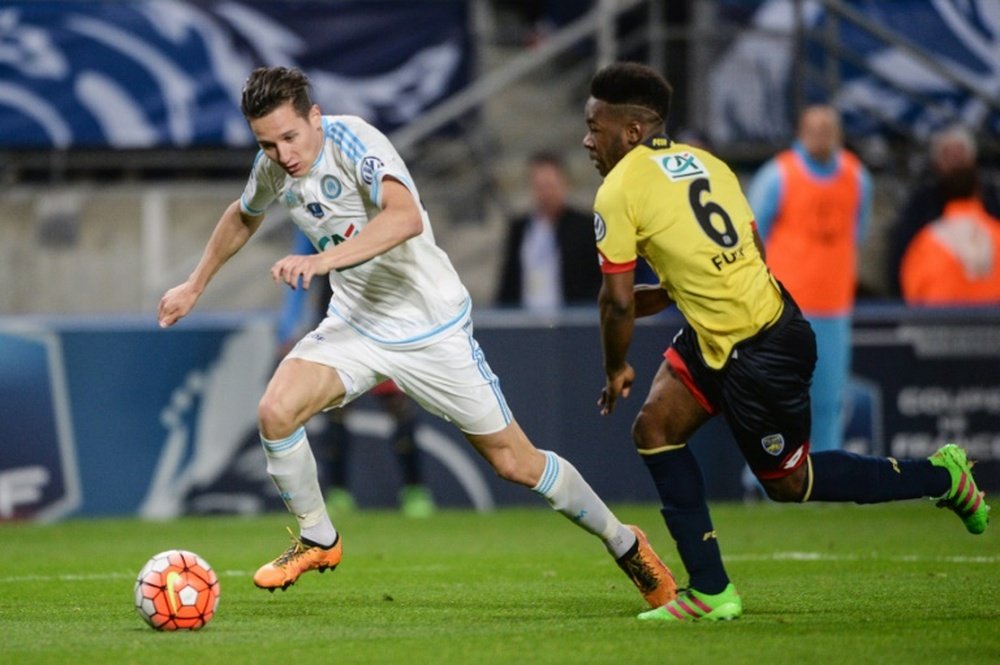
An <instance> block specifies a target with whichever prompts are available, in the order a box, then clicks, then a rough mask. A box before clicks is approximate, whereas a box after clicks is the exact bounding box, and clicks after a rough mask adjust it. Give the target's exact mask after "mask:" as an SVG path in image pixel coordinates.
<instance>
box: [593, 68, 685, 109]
mask: <svg viewBox="0 0 1000 665" xmlns="http://www.w3.org/2000/svg"><path fill="white" fill-rule="evenodd" d="M672 94H673V89H672V88H671V87H670V84H669V83H668V82H667V79H665V78H663V76H662V75H661V74H660V73H659V72H658V71H656V70H655V69H653V68H652V67H649V66H648V65H643V64H641V63H638V62H615V63H612V64H610V65H607V66H606V67H604V68H602V69H601V70H600V71H598V72H597V74H595V75H594V78H593V79H591V81H590V96H591V97H593V98H594V99H599V100H601V101H602V102H607V103H608V104H629V105H632V106H640V107H642V108H645V109H649V110H650V111H652V112H653V113H655V114H656V115H658V116H660V119H661V120H663V122H664V124H665V123H666V121H667V116H669V115H670V96H671V95H672Z"/></svg>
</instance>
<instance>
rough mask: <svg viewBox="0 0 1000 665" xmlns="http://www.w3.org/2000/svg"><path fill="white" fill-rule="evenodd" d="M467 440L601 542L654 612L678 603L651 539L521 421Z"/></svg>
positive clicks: (494, 464)
mask: <svg viewBox="0 0 1000 665" xmlns="http://www.w3.org/2000/svg"><path fill="white" fill-rule="evenodd" d="M465 436H466V438H467V439H468V440H469V442H470V443H472V445H473V446H474V447H475V448H476V450H477V451H479V453H480V454H481V455H482V456H483V457H484V458H485V459H486V461H488V462H489V463H490V466H492V467H493V469H494V471H496V473H497V475H499V476H500V477H501V478H503V479H504V480H508V481H510V482H513V483H517V484H519V485H523V486H525V487H527V488H529V489H531V490H532V491H533V492H535V493H536V494H539V495H540V496H542V497H544V498H545V500H546V501H548V503H549V505H550V506H552V508H554V509H555V510H556V511H558V512H559V513H560V514H562V515H564V516H565V517H566V518H568V519H569V520H570V521H572V522H573V523H574V524H576V525H577V526H579V527H581V528H582V529H584V530H585V531H587V532H589V533H591V534H593V535H595V536H597V537H598V538H600V539H601V540H602V541H603V543H604V546H605V548H606V549H607V551H608V553H609V554H611V556H612V557H614V559H615V561H616V562H617V563H618V565H619V567H620V568H622V570H623V571H624V572H625V574H626V575H628V576H629V578H630V579H631V580H632V582H633V584H635V585H636V587H637V588H638V589H639V591H640V592H641V593H642V594H643V597H644V598H645V599H646V602H647V603H649V605H650V607H658V606H660V605H663V604H664V603H666V602H669V601H670V600H672V599H673V598H674V596H675V594H676V584H675V582H674V579H673V574H672V573H670V570H669V569H668V568H667V567H666V565H664V564H663V562H662V561H661V560H660V558H659V556H657V554H656V552H654V551H653V549H652V547H651V546H650V545H649V541H648V540H647V539H646V536H645V534H644V533H643V532H642V531H641V530H640V529H639V528H638V527H635V526H629V525H625V524H623V523H622V522H621V521H619V520H618V518H617V517H615V515H614V513H612V512H611V510H610V509H609V508H608V507H607V505H606V504H605V503H604V501H602V500H601V498H600V497H599V496H598V495H597V493H596V492H594V490H593V488H591V486H590V485H589V484H588V483H587V481H586V480H584V478H583V476H582V475H581V474H580V472H579V471H578V470H577V469H576V467H575V466H573V465H572V464H571V463H570V462H569V461H567V460H566V459H564V458H563V457H561V456H559V455H557V454H556V453H554V452H552V451H550V450H539V449H537V448H535V446H534V445H533V444H532V443H531V441H530V440H529V439H528V437H527V435H526V434H525V433H524V431H523V430H522V429H521V427H520V425H518V424H517V421H511V422H510V424H508V425H507V426H506V427H504V428H503V429H502V430H500V431H498V432H492V433H488V434H469V433H466V434H465Z"/></svg>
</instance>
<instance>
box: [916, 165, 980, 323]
mask: <svg viewBox="0 0 1000 665" xmlns="http://www.w3.org/2000/svg"><path fill="white" fill-rule="evenodd" d="M939 190H940V192H941V195H942V197H943V198H944V212H943V213H942V215H941V217H940V218H939V219H937V220H935V221H933V222H931V223H930V224H928V225H926V226H924V227H923V228H922V229H921V230H920V231H918V232H917V235H916V237H915V238H914V239H913V241H912V242H911V243H910V245H909V247H908V248H907V250H906V252H905V254H904V255H903V261H902V268H901V272H900V285H901V287H902V291H903V299H904V300H905V301H906V303H907V304H909V305H983V304H1000V266H998V261H1000V220H998V219H997V218H995V217H992V216H991V215H990V214H989V213H987V212H986V209H985V208H984V207H983V203H982V201H981V200H980V197H979V186H978V177H977V173H976V167H975V165H974V164H965V165H964V166H963V167H961V168H956V169H952V170H951V171H949V172H948V173H947V174H946V175H944V176H943V177H942V178H941V180H940V183H939Z"/></svg>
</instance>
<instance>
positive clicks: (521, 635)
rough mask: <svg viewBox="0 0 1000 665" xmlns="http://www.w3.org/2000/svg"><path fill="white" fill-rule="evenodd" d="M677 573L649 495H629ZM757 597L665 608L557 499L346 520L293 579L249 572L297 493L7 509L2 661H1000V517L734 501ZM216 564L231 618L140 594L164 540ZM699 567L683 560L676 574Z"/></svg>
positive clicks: (728, 545)
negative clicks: (136, 599)
mask: <svg viewBox="0 0 1000 665" xmlns="http://www.w3.org/2000/svg"><path fill="white" fill-rule="evenodd" d="M615 510H616V512H617V513H618V514H619V516H620V517H621V518H622V519H623V520H625V521H629V522H634V523H637V524H639V525H640V526H642V527H643V528H644V529H645V530H646V532H647V533H648V534H649V535H650V539H651V540H652V542H653V545H654V546H655V547H656V548H657V550H658V551H659V552H660V553H661V555H662V556H663V558H664V559H665V560H666V561H667V563H668V565H670V566H671V567H673V568H674V569H675V571H677V572H678V573H680V570H679V569H680V563H679V561H678V559H677V555H676V552H675V550H674V548H673V543H672V541H671V540H670V538H669V536H668V535H667V533H666V531H665V529H664V527H663V525H662V522H661V521H660V518H659V513H658V511H657V509H656V507H654V506H634V505H633V506H615ZM714 517H715V523H716V527H717V531H718V533H719V537H720V543H721V545H722V548H723V553H724V555H725V556H726V558H727V566H728V569H729V572H730V575H731V577H732V578H733V580H734V581H735V582H736V584H737V587H738V588H739V590H740V592H741V594H742V595H743V598H744V607H745V614H744V616H743V618H742V619H740V620H739V621H736V622H732V623H727V624H709V623H702V624H685V625H673V626H667V625H649V624H646V623H640V622H639V621H637V620H636V619H635V618H634V616H635V614H636V613H637V612H639V611H641V610H642V609H644V604H643V602H642V599H641V597H640V596H639V595H638V593H637V592H636V591H635V590H634V589H633V588H632V587H631V585H630V584H629V583H628V582H627V580H626V579H625V577H624V576H623V575H622V574H621V572H620V571H619V570H618V569H617V567H616V566H615V565H614V564H613V563H612V561H611V559H610V558H609V557H608V556H607V555H606V554H605V552H604V549H603V547H602V546H601V545H600V544H599V543H598V542H597V541H596V540H594V539H593V538H591V537H590V536H588V535H587V534H585V533H584V532H582V531H580V530H578V529H576V528H574V527H573V526H572V525H571V524H569V523H568V522H566V521H565V520H564V519H563V518H561V517H559V516H558V515H555V514H553V513H551V511H549V510H547V509H544V508H538V509H519V510H501V511H498V512H496V513H492V514H487V515H477V514H474V513H470V512H465V511H444V512H442V513H440V514H439V515H437V516H435V517H433V518H431V519H429V520H424V521H417V520H407V519H405V518H403V517H401V516H399V515H398V514H396V513H393V512H361V513H357V514H354V515H349V516H347V517H345V518H342V519H340V520H339V521H338V527H339V528H340V529H341V532H342V533H343V535H344V542H345V549H344V552H345V558H344V562H343V563H342V564H341V566H340V567H339V568H338V569H337V570H336V571H335V572H333V573H330V572H328V573H326V574H323V575H319V574H316V573H309V574H307V575H305V576H304V577H302V578H301V579H300V580H299V582H298V583H297V584H296V585H295V586H293V587H291V588H290V589H289V590H288V591H286V592H283V593H282V592H276V593H274V594H270V593H267V592H265V591H261V590H259V589H257V588H255V587H254V586H253V584H252V583H251V581H250V577H251V575H252V573H253V571H254V570H255V569H256V567H257V566H258V565H260V564H261V563H263V562H264V561H266V560H268V559H270V558H273V557H274V556H275V555H277V554H278V553H279V552H280V551H281V550H282V549H283V548H284V547H285V545H286V536H285V533H284V526H285V525H286V524H291V520H290V519H289V518H288V517H286V516H285V515H268V516H264V517H260V518H239V517H227V518H214V517H213V518H189V519H182V520H176V521H170V522H142V521H137V520H94V521H71V522H65V523H61V524H55V525H47V526H36V525H29V524H7V525H3V526H0V662H2V663H46V662H47V663H66V662H78V663H101V664H110V663H144V664H145V663H168V662H169V663H232V664H233V665H235V664H236V663H241V664H242V663H279V662H291V661H293V660H294V661H297V662H306V661H308V662H318V663H338V664H341V663H382V662H385V663H473V662H476V663H623V664H624V663H629V664H631V663H665V662H672V663H673V662H676V663H682V662H697V663H767V664H768V665H780V664H782V663H803V662H806V663H907V664H910V663H935V664H939V663H963V664H965V665H970V664H976V663H996V662H1000V608H998V602H1000V575H998V573H1000V538H998V537H997V533H996V531H995V530H994V531H987V533H986V534H985V535H983V536H971V535H969V534H967V533H966V532H965V530H964V529H963V528H962V526H961V524H960V523H959V521H958V519H957V518H956V517H954V516H953V515H951V514H950V513H948V512H946V511H943V510H935V509H934V508H933V507H932V506H930V505H928V503H927V502H910V503H905V504H896V505H893V506H878V507H863V508H862V507H857V506H779V505H775V504H764V505H758V506H753V507H744V506H740V505H718V506H715V507H714ZM170 548H184V549H190V550H193V551H195V552H197V553H199V554H201V555H202V556H203V557H204V558H206V559H207V560H208V561H209V562H210V563H211V564H212V565H213V567H214V568H215V569H216V571H217V572H218V573H219V577H220V582H221V588H222V599H221V603H220V606H219V612H218V614H217V615H216V617H215V619H214V620H213V621H212V622H211V623H210V624H209V625H208V626H207V627H206V628H204V629H203V630H201V631H197V632H193V633H192V632H180V633H157V632H155V631H153V630H150V629H149V628H147V627H146V625H145V624H144V623H143V622H142V620H141V619H140V618H139V617H138V616H137V615H136V614H135V612H134V610H133V608H132V586H133V582H134V578H135V575H136V573H137V572H138V570H139V568H140V567H141V566H142V564H143V563H144V562H145V561H146V559H147V558H148V557H149V556H151V555H152V554H154V553H156V552H158V551H160V550H164V549H170ZM679 577H683V574H679Z"/></svg>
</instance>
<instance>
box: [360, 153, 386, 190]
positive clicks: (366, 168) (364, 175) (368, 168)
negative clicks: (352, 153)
mask: <svg viewBox="0 0 1000 665" xmlns="http://www.w3.org/2000/svg"><path fill="white" fill-rule="evenodd" d="M383 166H385V164H384V163H383V162H382V160H381V159H379V158H378V157H374V156H372V155H368V156H367V157H365V158H364V159H362V160H361V179H362V180H363V181H364V182H365V184H366V185H370V184H372V182H374V181H375V174H376V173H378V172H379V171H381V170H382V167H383Z"/></svg>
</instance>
